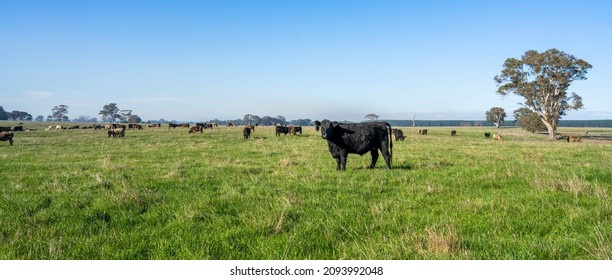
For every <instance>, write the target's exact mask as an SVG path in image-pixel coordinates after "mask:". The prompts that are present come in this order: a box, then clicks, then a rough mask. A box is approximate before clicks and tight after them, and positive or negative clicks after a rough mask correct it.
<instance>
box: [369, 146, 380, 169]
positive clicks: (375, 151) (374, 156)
mask: <svg viewBox="0 0 612 280" xmlns="http://www.w3.org/2000/svg"><path fill="white" fill-rule="evenodd" d="M371 153H372V164H370V168H374V167H376V161H377V160H378V148H373V149H372V151H371Z"/></svg>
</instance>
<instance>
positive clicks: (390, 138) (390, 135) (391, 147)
mask: <svg viewBox="0 0 612 280" xmlns="http://www.w3.org/2000/svg"><path fill="white" fill-rule="evenodd" d="M385 125H386V126H387V130H388V132H389V163H391V162H393V129H391V124H390V123H388V122H385Z"/></svg>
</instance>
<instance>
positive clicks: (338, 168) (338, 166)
mask: <svg viewBox="0 0 612 280" xmlns="http://www.w3.org/2000/svg"><path fill="white" fill-rule="evenodd" d="M334 159H335V160H336V163H337V164H338V165H336V170H341V169H340V168H341V167H342V165H341V164H342V162H341V161H340V157H335V158H334Z"/></svg>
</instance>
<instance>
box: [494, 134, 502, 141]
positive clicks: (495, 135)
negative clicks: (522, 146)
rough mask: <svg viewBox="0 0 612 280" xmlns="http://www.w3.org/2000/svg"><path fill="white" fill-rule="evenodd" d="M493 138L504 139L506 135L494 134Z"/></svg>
mask: <svg viewBox="0 0 612 280" xmlns="http://www.w3.org/2000/svg"><path fill="white" fill-rule="evenodd" d="M493 140H504V137H503V136H501V134H493Z"/></svg>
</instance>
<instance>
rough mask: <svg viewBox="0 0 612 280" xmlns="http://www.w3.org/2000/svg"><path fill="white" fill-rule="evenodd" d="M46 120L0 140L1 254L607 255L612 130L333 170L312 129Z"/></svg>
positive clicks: (440, 131)
mask: <svg viewBox="0 0 612 280" xmlns="http://www.w3.org/2000/svg"><path fill="white" fill-rule="evenodd" d="M0 125H2V126H5V125H14V124H13V123H8V122H2V123H0ZM48 125H49V124H45V123H25V127H28V128H30V127H32V126H34V127H33V128H38V130H36V131H30V132H16V133H15V144H14V146H9V144H8V142H0V180H1V182H2V185H1V187H0V193H1V195H0V259H69V260H72V259H222V260H225V259H300V260H301V259H384V260H387V259H611V258H612V248H611V246H612V245H611V244H612V205H611V199H610V196H611V192H612V141H610V140H608V139H609V136H610V135H612V129H590V132H589V136H591V137H590V138H587V139H584V141H583V142H581V143H567V142H565V141H557V142H550V141H549V140H547V136H543V135H533V134H528V133H523V132H522V131H521V130H520V129H516V128H508V129H501V130H500V132H501V133H502V134H503V135H504V137H505V139H504V141H493V140H490V139H485V138H484V136H483V132H485V131H490V132H496V130H495V129H494V128H463V127H459V128H444V127H441V128H436V127H432V128H428V129H429V135H426V136H421V135H417V132H416V130H417V128H403V130H404V134H405V135H406V136H407V139H406V141H404V142H396V141H394V142H393V144H394V148H393V169H392V170H386V169H384V168H383V166H384V161H383V159H382V157H381V158H379V162H378V168H376V169H373V170H370V169H367V168H366V167H367V166H368V165H369V161H370V156H369V154H366V155H364V156H358V155H349V159H348V164H347V171H345V172H338V171H336V170H335V168H336V162H335V160H334V159H333V158H332V157H331V156H330V154H329V152H328V150H327V144H326V142H325V140H323V139H321V137H320V136H319V134H318V133H317V132H315V130H314V128H313V127H306V128H305V129H304V135H298V136H294V137H292V136H289V135H287V136H280V137H277V136H275V135H274V132H273V128H261V127H258V128H257V129H256V131H255V132H253V134H252V135H251V136H252V138H251V139H249V140H244V139H242V128H226V127H223V128H221V127H219V128H215V129H213V130H205V131H204V133H203V134H199V133H198V134H195V135H194V134H188V133H187V130H186V129H180V128H177V129H172V130H171V129H168V128H167V126H166V127H162V128H145V130H141V131H136V130H128V131H127V132H126V136H125V138H108V137H107V136H106V133H105V131H100V130H98V131H94V130H64V131H44V127H46V126H48ZM37 126H38V127H37ZM452 129H455V130H457V131H458V136H455V137H451V136H450V130H452ZM559 131H560V132H561V133H567V134H575V135H580V134H582V133H584V129H569V128H568V129H565V128H560V129H559Z"/></svg>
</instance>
